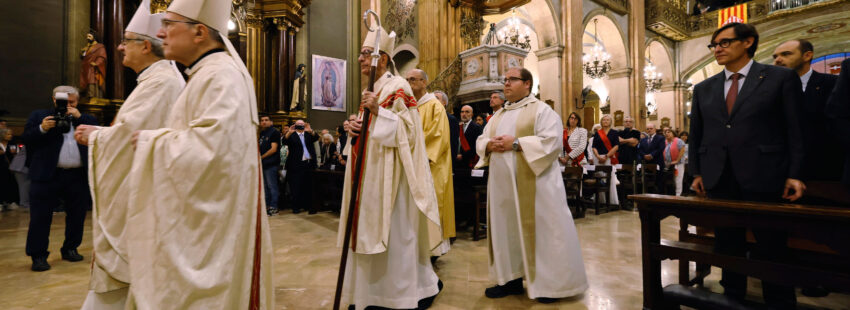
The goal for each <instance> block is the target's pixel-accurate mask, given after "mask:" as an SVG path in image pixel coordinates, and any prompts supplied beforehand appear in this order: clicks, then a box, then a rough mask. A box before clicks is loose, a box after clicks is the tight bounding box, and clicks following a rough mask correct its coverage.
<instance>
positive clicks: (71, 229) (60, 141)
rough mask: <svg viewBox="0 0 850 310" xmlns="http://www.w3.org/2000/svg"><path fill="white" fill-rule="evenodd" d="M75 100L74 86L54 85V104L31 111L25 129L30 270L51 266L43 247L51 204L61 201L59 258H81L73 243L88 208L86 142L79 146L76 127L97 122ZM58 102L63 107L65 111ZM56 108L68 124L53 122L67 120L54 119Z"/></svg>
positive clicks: (79, 237) (79, 238)
mask: <svg viewBox="0 0 850 310" xmlns="http://www.w3.org/2000/svg"><path fill="white" fill-rule="evenodd" d="M79 98H80V93H79V91H78V90H77V89H76V88H74V87H73V86H58V87H56V88H54V89H53V104H54V106H56V107H57V108H56V109H44V110H37V111H34V112H32V114H30V117H29V119H28V120H27V124H26V126H25V128H24V135H23V139H24V144H26V147H27V163H28V166H29V169H30V171H29V174H30V180H31V181H32V183H31V185H30V193H29V194H30V223H29V231H28V232H27V246H26V247H27V255H29V256H30V257H32V270H33V271H45V270H48V269H50V265H49V264H48V263H47V255H49V254H50V252H48V251H47V245H48V237H49V236H50V224H51V222H52V221H53V208H54V207H56V206H58V205H59V200H60V199H61V200H62V201H63V202H64V206H65V213H66V214H67V215H66V217H65V242H64V243H63V245H62V249H61V250H60V253H61V254H62V259H64V260H67V261H71V262H77V261H81V260H83V256H82V255H80V254H79V253H77V247H78V246H80V243H81V242H82V241H83V223H84V222H85V220H86V211H87V210H88V209H89V208H91V195H89V186H88V179H87V169H88V146H86V145H80V144H77V141H76V140H74V130H75V128H76V127H77V126H79V125H81V124H86V125H96V124H97V120H96V119H95V118H94V116H91V115H88V114H83V113H80V110H77V100H78V99H79ZM57 99H58V100H57ZM57 102H58V103H57ZM62 106H65V107H64V109H63V107H62ZM59 111H65V112H64V113H65V117H63V119H65V120H70V127H64V126H58V127H57V122H59V123H64V121H65V120H58V119H56V117H55V114H56V113H58V112H59ZM60 127H64V128H60ZM66 130H67V131H66ZM63 131H64V132H63Z"/></svg>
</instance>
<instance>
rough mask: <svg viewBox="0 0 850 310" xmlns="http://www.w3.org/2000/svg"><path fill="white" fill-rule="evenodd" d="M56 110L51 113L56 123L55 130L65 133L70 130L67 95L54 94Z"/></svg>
mask: <svg viewBox="0 0 850 310" xmlns="http://www.w3.org/2000/svg"><path fill="white" fill-rule="evenodd" d="M54 98H55V99H56V110H55V111H54V112H53V120H54V121H56V130H58V131H59V132H61V133H67V132H68V131H70V130H71V116H70V115H68V93H56V96H54Z"/></svg>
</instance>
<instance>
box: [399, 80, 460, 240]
mask: <svg viewBox="0 0 850 310" xmlns="http://www.w3.org/2000/svg"><path fill="white" fill-rule="evenodd" d="M407 82H408V83H410V88H411V89H412V90H413V96H414V97H416V103H417V108H418V109H419V116H420V117H422V131H423V133H424V134H425V150H426V151H427V153H428V165H429V166H430V167H431V176H432V178H433V179H434V190H435V191H436V192H437V205H438V206H439V209H440V227H441V228H442V230H443V242H441V243H440V246H439V247H437V248H436V249H435V250H434V253H432V254H433V255H434V256H440V255H444V254H446V253H447V252H448V251H449V249H450V248H451V238H454V237H455V236H457V232H456V231H455V193H454V187H453V186H452V157H451V156H452V152H451V150H450V149H449V148H450V147H451V135H450V133H449V118H448V117H447V116H446V108H444V107H443V104H442V103H441V102H440V100H438V99H437V97H435V96H434V93H426V92H425V87H426V86H428V75H427V74H425V71H422V70H419V69H413V70H410V72H408V73H407Z"/></svg>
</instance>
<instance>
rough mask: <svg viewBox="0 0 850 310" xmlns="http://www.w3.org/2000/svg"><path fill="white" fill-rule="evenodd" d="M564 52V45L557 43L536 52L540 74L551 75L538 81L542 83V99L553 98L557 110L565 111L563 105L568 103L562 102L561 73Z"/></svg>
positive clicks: (559, 111)
mask: <svg viewBox="0 0 850 310" xmlns="http://www.w3.org/2000/svg"><path fill="white" fill-rule="evenodd" d="M563 53H564V46H562V45H556V46H550V47H547V48H543V49H539V50H537V52H535V54H536V55H537V62H538V65H537V67H538V68H539V72H538V74H539V75H540V76H546V77H551V78H548V79H545V80H544V79H540V81H538V83H540V84H539V85H540V99H541V100H544V101H545V100H550V99H551V100H552V101H554V102H555V107H554V108H555V112H558V113H559V114H560V113H563V107H562V105H564V104H566V103H564V102H562V101H563V100H562V97H561V84H562V83H561V74H560V69H561V66H562V62H563V58H562V55H563ZM562 116H563V115H562Z"/></svg>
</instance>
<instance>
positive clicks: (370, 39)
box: [363, 27, 395, 74]
mask: <svg viewBox="0 0 850 310" xmlns="http://www.w3.org/2000/svg"><path fill="white" fill-rule="evenodd" d="M378 34H380V35H381V42H380V45H381V47H380V49H379V51H382V52H384V53H387V56H390V63H389V64H388V68H387V70H389V71H390V73H393V74H395V62H393V50H394V49H395V31H393V32H390V34H387V31H386V30H384V27H378V31H369V32H367V33H366V40H363V47H371V48H372V49H375V36H376V35H378Z"/></svg>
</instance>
